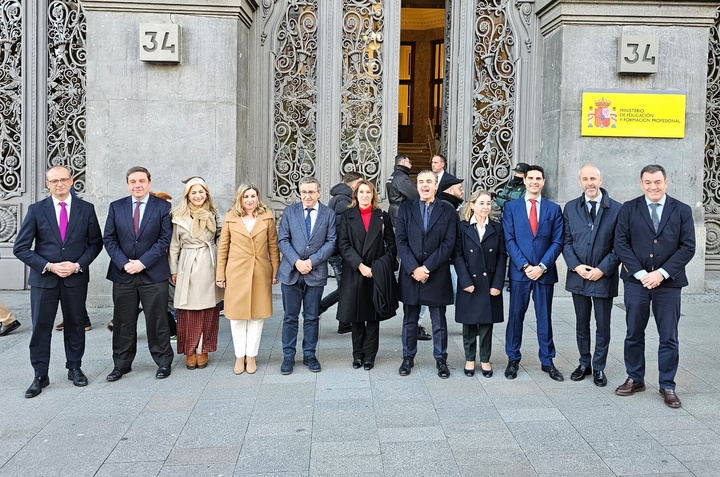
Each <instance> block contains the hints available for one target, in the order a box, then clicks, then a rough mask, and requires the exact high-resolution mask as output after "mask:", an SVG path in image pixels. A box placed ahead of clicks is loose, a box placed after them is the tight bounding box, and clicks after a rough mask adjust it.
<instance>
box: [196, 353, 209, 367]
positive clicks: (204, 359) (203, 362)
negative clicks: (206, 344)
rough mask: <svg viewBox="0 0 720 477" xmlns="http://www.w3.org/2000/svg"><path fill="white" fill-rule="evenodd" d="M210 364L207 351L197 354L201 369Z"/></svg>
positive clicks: (198, 364) (198, 365)
mask: <svg viewBox="0 0 720 477" xmlns="http://www.w3.org/2000/svg"><path fill="white" fill-rule="evenodd" d="M207 365H208V354H207V353H198V355H197V367H198V368H200V369H205V368H207Z"/></svg>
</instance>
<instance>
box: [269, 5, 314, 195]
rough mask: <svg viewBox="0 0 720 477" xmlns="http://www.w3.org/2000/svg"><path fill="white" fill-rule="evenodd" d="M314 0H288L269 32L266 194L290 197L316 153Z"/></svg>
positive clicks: (311, 166)
mask: <svg viewBox="0 0 720 477" xmlns="http://www.w3.org/2000/svg"><path fill="white" fill-rule="evenodd" d="M317 9H318V7H317V0H290V1H289V2H288V6H287V8H286V10H285V12H284V17H283V19H282V21H281V22H280V25H279V27H278V28H277V30H276V32H275V37H274V39H275V44H276V47H275V56H274V58H273V78H274V86H273V132H272V137H273V139H272V140H273V175H272V177H273V179H272V181H273V183H272V190H271V191H270V195H271V196H272V197H273V198H274V199H279V200H282V201H283V202H285V203H286V204H290V203H292V202H293V201H294V200H295V198H296V194H295V190H296V187H297V183H298V181H299V180H300V178H302V177H304V176H308V175H313V174H314V173H315V170H316V159H317V158H316V155H317V145H316V142H317V70H316V66H317V42H318V31H317Z"/></svg>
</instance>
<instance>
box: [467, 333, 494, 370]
mask: <svg viewBox="0 0 720 477" xmlns="http://www.w3.org/2000/svg"><path fill="white" fill-rule="evenodd" d="M492 332H493V325H492V323H490V324H485V325H463V327H462V335H463V348H464V349H465V360H466V361H475V353H476V349H477V347H478V344H479V345H480V361H481V362H482V363H489V362H490V353H491V352H492Z"/></svg>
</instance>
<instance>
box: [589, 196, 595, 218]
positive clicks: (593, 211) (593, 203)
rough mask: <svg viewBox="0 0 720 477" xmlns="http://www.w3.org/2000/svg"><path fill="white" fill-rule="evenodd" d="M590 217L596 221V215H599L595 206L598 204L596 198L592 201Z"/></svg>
mask: <svg viewBox="0 0 720 477" xmlns="http://www.w3.org/2000/svg"><path fill="white" fill-rule="evenodd" d="M589 203H590V218H591V219H592V221H593V223H595V217H597V211H596V210H595V206H596V205H597V202H595V201H594V200H591V201H590V202H589Z"/></svg>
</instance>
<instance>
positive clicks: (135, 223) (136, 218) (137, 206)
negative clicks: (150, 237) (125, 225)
mask: <svg viewBox="0 0 720 477" xmlns="http://www.w3.org/2000/svg"><path fill="white" fill-rule="evenodd" d="M140 204H142V202H140V201H139V200H138V201H136V202H135V211H134V212H133V226H134V227H135V235H137V234H138V230H140Z"/></svg>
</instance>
